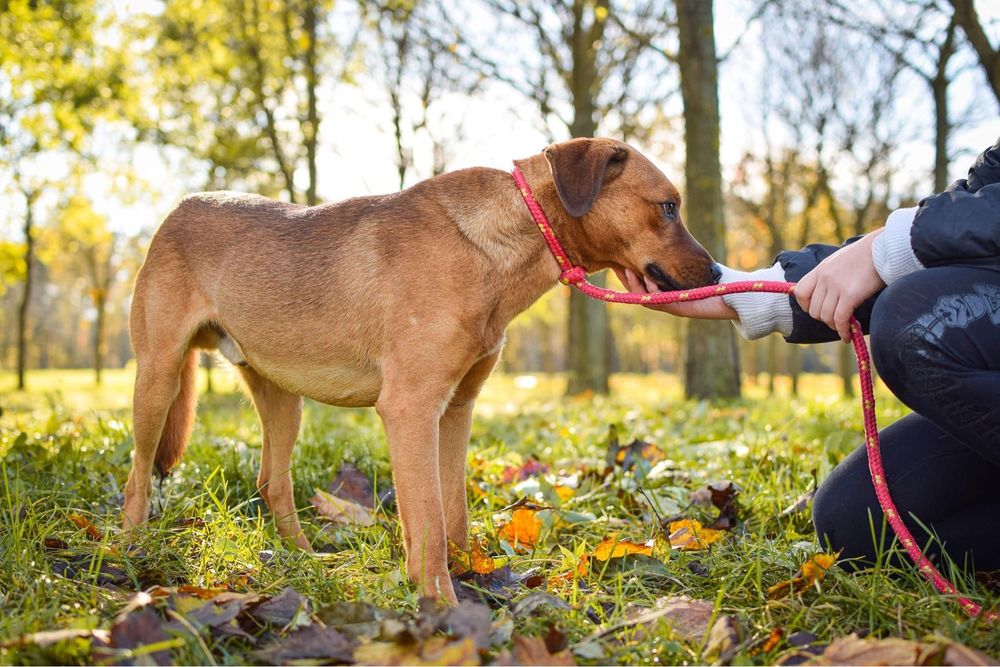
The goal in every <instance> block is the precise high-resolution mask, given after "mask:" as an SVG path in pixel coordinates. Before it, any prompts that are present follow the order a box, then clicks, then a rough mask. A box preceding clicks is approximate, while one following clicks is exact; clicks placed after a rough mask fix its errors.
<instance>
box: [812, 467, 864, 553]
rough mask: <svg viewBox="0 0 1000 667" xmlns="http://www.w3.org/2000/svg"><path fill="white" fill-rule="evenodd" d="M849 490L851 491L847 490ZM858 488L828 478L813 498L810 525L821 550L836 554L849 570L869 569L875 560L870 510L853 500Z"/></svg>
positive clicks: (835, 478)
mask: <svg viewBox="0 0 1000 667" xmlns="http://www.w3.org/2000/svg"><path fill="white" fill-rule="evenodd" d="M846 487H852V488H846ZM857 491H858V489H857V488H856V485H855V484H853V483H851V484H847V485H846V486H845V484H844V480H843V479H841V476H839V475H834V476H832V477H831V478H828V479H827V480H826V481H825V482H824V483H823V484H822V485H821V486H820V487H819V489H818V490H817V491H816V497H815V498H814V499H813V525H814V526H815V528H816V538H817V539H818V540H819V544H820V547H821V548H823V549H826V550H828V551H829V552H831V553H839V556H838V561H840V562H841V563H842V564H843V563H846V564H848V565H847V567H848V568H849V569H857V568H864V567H869V566H870V565H871V564H872V563H874V562H875V559H876V549H875V543H874V540H873V537H872V531H871V517H870V515H869V507H868V506H867V505H866V504H864V503H859V502H857V501H856V497H857V495H858V493H857Z"/></svg>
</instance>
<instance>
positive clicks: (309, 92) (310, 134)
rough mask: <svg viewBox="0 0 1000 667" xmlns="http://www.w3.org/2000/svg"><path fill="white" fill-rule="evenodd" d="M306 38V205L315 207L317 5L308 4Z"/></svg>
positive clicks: (317, 79) (304, 130)
mask: <svg viewBox="0 0 1000 667" xmlns="http://www.w3.org/2000/svg"><path fill="white" fill-rule="evenodd" d="M303 23H304V28H305V32H306V36H307V38H308V39H309V44H307V45H306V53H305V73H306V123H305V125H304V126H303V128H302V135H303V141H305V144H306V168H307V170H308V172H309V185H308V186H307V188H306V203H307V204H308V205H309V206H315V205H316V204H318V203H319V199H318V197H317V194H316V188H317V184H316V179H317V172H316V148H317V144H318V142H319V110H318V109H317V104H318V103H317V99H316V87H317V86H318V85H319V75H318V74H317V70H316V37H317V34H316V30H317V27H316V23H317V20H316V3H315V2H307V3H306V10H305V16H304V17H303Z"/></svg>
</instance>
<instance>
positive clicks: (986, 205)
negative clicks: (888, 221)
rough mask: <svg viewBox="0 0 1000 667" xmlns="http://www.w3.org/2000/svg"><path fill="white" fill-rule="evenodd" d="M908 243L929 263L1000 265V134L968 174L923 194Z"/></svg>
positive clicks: (921, 258)
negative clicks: (941, 189)
mask: <svg viewBox="0 0 1000 667" xmlns="http://www.w3.org/2000/svg"><path fill="white" fill-rule="evenodd" d="M910 245H911V246H912V248H913V253H914V254H915V255H916V256H917V259H918V260H920V263H921V264H923V265H924V266H926V267H932V266H942V265H946V264H972V265H977V266H994V267H1000V139H998V140H997V143H995V144H994V145H993V146H992V147H991V148H988V149H986V150H985V151H984V152H983V153H982V154H981V155H980V156H979V157H978V158H977V159H976V162H975V163H974V164H973V165H972V167H971V168H970V169H969V177H968V178H963V179H961V180H959V181H955V182H954V183H953V184H952V185H951V187H949V188H948V189H947V190H945V191H944V192H942V193H940V194H936V195H932V196H930V197H926V198H924V199H923V200H921V202H920V207H919V208H918V209H917V214H916V216H915V217H914V219H913V228H912V230H911V231H910Z"/></svg>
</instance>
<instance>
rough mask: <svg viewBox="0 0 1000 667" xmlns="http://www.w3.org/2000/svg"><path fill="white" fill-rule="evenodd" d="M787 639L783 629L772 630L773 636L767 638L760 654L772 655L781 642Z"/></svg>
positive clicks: (760, 649) (761, 646) (759, 650)
mask: <svg viewBox="0 0 1000 667" xmlns="http://www.w3.org/2000/svg"><path fill="white" fill-rule="evenodd" d="M784 638H785V631H784V630H783V629H782V628H774V629H773V630H771V634H769V635H768V636H767V639H766V640H765V641H764V643H763V644H761V645H760V648H759V649H758V651H757V652H758V653H770V652H771V651H773V650H774V649H776V648H778V645H779V644H781V640H782V639H784Z"/></svg>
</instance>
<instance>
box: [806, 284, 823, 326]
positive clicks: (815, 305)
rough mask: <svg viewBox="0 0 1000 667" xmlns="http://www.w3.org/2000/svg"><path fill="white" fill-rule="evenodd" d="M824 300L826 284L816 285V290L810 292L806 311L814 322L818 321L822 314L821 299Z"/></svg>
mask: <svg viewBox="0 0 1000 667" xmlns="http://www.w3.org/2000/svg"><path fill="white" fill-rule="evenodd" d="M825 298H826V284H825V283H817V285H816V288H815V289H814V290H813V291H812V294H811V295H810V296H809V306H808V308H807V309H806V311H807V312H808V313H809V317H811V318H813V319H814V320H818V319H819V316H820V313H822V312H823V299H825Z"/></svg>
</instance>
